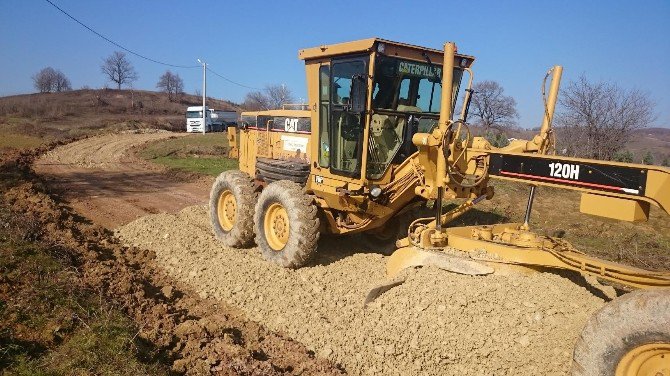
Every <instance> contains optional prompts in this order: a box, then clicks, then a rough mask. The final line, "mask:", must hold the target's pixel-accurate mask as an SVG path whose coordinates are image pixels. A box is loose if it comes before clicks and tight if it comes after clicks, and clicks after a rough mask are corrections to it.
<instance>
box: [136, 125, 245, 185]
mask: <svg viewBox="0 0 670 376" xmlns="http://www.w3.org/2000/svg"><path fill="white" fill-rule="evenodd" d="M227 154H228V140H227V138H226V134H225V133H209V134H205V135H201V134H193V135H188V136H183V137H175V138H170V139H167V140H160V141H156V142H152V143H150V144H148V145H146V146H145V147H144V148H143V149H142V150H141V151H140V153H139V155H140V157H142V158H144V159H146V160H148V161H151V162H153V163H158V164H161V165H164V166H167V167H169V168H171V169H175V170H181V171H188V172H194V173H198V174H206V175H211V176H217V175H218V174H220V173H221V172H223V171H226V170H232V169H237V168H238V161H237V159H230V158H227V157H226V155H227Z"/></svg>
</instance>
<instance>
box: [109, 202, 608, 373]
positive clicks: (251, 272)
mask: <svg viewBox="0 0 670 376" xmlns="http://www.w3.org/2000/svg"><path fill="white" fill-rule="evenodd" d="M116 234H117V236H118V237H119V238H120V239H122V240H123V241H124V242H125V243H127V244H130V245H135V246H138V247H141V248H146V249H149V250H152V251H154V252H155V253H156V255H157V261H158V263H159V264H160V265H162V266H163V267H164V268H165V270H166V271H167V273H169V274H170V275H172V276H173V277H175V278H176V279H179V280H181V281H183V282H185V283H187V284H188V285H190V286H192V287H193V288H194V289H195V290H196V291H198V292H199V293H200V294H201V295H202V296H203V297H204V296H206V297H211V298H215V299H219V300H223V301H226V302H227V303H229V304H231V305H234V306H237V307H240V308H241V309H242V310H244V311H245V312H246V314H247V315H248V317H249V318H251V319H252V320H255V321H258V322H260V323H262V324H264V325H265V326H267V327H268V328H270V329H272V330H276V331H281V332H284V333H287V334H288V335H289V336H291V337H293V338H295V339H296V340H298V341H300V342H302V343H304V344H305V345H306V346H307V347H308V348H310V349H312V350H313V351H314V352H316V353H317V354H318V355H322V356H324V357H327V358H329V359H331V360H332V361H334V362H336V363H340V364H341V365H343V366H344V367H345V369H346V370H347V371H348V372H349V373H351V374H354V375H415V374H425V375H537V374H543V375H565V374H567V372H568V369H569V365H570V360H571V352H572V347H573V344H574V343H575V340H576V338H577V336H578V333H579V332H580V330H581V328H582V326H583V325H584V323H585V321H586V319H587V318H588V317H589V316H590V315H591V314H592V313H593V312H594V311H595V310H597V309H598V308H600V307H601V306H602V305H603V304H604V303H603V301H602V300H601V299H599V298H597V297H595V296H593V295H592V294H590V293H589V292H588V291H587V290H586V289H585V288H583V287H580V286H578V285H576V284H574V283H573V282H571V281H569V280H568V279H566V278H563V277H560V276H558V275H554V274H548V273H543V274H534V275H530V276H521V275H514V276H499V275H492V276H486V277H472V276H461V275H456V274H451V273H447V272H444V271H441V270H436V269H433V268H423V269H419V270H417V271H413V272H411V273H409V274H410V276H409V278H408V280H407V282H406V283H405V284H403V285H401V286H399V287H397V288H395V289H392V290H391V291H389V292H387V293H386V294H384V295H382V296H381V297H380V298H378V299H377V301H376V302H375V303H374V304H373V305H372V306H369V307H368V308H366V309H363V307H362V302H363V298H364V297H365V294H366V293H367V290H368V289H369V288H370V287H371V286H372V285H374V284H376V283H378V282H380V281H382V280H383V279H384V272H383V270H384V265H385V257H384V256H381V255H378V254H373V253H356V252H357V251H360V248H361V247H360V246H359V245H358V244H356V243H355V241H353V240H351V239H346V238H327V237H326V238H324V239H322V240H321V242H320V244H319V256H318V257H317V258H316V260H315V261H314V262H313V264H312V265H311V266H308V267H305V268H302V269H299V270H287V269H282V268H280V267H277V266H275V265H272V264H269V263H267V262H266V261H264V260H263V259H262V257H261V255H260V252H259V251H258V250H257V249H255V248H252V249H243V250H236V249H230V248H226V247H225V246H223V245H222V244H220V243H219V242H217V241H216V239H215V238H214V236H213V235H212V232H211V229H210V225H209V222H208V214H207V208H206V207H204V206H199V205H198V206H191V207H187V208H185V209H183V210H182V211H180V212H178V213H176V214H155V215H148V216H145V217H142V218H140V219H137V220H135V221H133V222H131V223H129V224H127V225H124V226H122V227H120V228H119V229H118V230H117V232H116Z"/></svg>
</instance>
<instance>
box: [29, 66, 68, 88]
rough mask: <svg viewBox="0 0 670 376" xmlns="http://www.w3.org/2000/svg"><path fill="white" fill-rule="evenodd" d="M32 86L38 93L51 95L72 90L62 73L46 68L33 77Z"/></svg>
mask: <svg viewBox="0 0 670 376" xmlns="http://www.w3.org/2000/svg"><path fill="white" fill-rule="evenodd" d="M32 78H33V85H34V86H35V89H37V90H39V92H40V93H51V92H61V91H68V90H72V86H71V85H70V80H69V79H68V78H67V77H66V76H65V74H63V72H61V71H59V70H56V69H53V68H52V67H46V68H44V69H42V70H40V71H39V72H37V74H35V75H34V76H33V77H32Z"/></svg>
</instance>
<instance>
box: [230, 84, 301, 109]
mask: <svg viewBox="0 0 670 376" xmlns="http://www.w3.org/2000/svg"><path fill="white" fill-rule="evenodd" d="M294 100H295V99H294V98H293V94H292V93H291V90H290V89H289V88H287V87H286V85H268V86H266V87H265V89H264V90H263V91H262V92H261V91H252V92H249V93H247V95H246V96H245V97H244V102H243V103H242V107H243V108H245V109H247V110H250V111H259V110H273V109H277V108H281V107H282V105H284V104H287V103H291V102H293V101H294Z"/></svg>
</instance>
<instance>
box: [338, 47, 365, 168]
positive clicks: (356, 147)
mask: <svg viewBox="0 0 670 376" xmlns="http://www.w3.org/2000/svg"><path fill="white" fill-rule="evenodd" d="M331 67H332V68H331V69H332V72H331V99H330V100H331V106H330V116H331V118H330V167H331V169H332V170H334V171H337V172H340V173H341V174H343V175H350V176H354V175H356V174H357V173H359V172H360V170H361V155H362V152H363V150H362V146H363V123H362V122H363V116H364V114H363V113H358V112H354V111H352V108H351V101H350V99H351V98H350V96H351V83H352V80H353V77H354V76H360V75H366V73H367V72H366V63H365V61H364V60H348V61H342V62H334V63H333V64H332V66H331ZM366 77H367V75H366Z"/></svg>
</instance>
